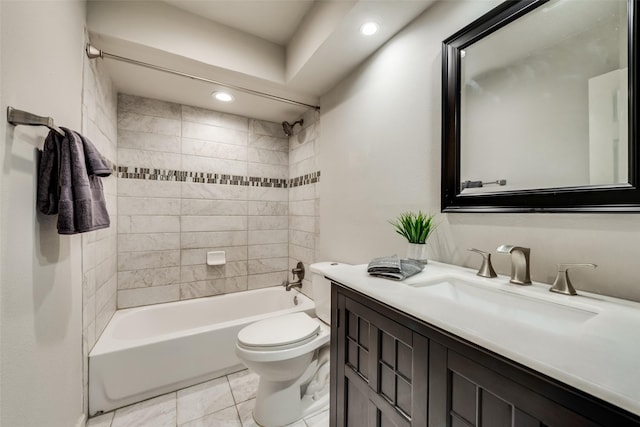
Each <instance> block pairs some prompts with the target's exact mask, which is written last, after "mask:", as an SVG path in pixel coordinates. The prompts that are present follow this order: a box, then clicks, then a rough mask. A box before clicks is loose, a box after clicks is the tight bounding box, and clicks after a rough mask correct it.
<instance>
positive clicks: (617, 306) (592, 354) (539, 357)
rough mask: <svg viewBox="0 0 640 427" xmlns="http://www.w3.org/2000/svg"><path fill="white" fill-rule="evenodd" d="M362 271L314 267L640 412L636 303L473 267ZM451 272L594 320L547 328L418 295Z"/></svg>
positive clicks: (432, 264)
mask: <svg viewBox="0 0 640 427" xmlns="http://www.w3.org/2000/svg"><path fill="white" fill-rule="evenodd" d="M313 267H315V269H314V268H313ZM366 270H367V266H366V265H355V266H354V265H348V264H340V263H339V264H337V265H330V264H329V263H319V264H314V265H313V266H312V271H314V272H321V273H322V274H324V275H325V276H326V277H328V278H330V279H332V280H334V281H336V282H338V283H340V284H342V285H345V286H346V287H348V288H351V289H353V290H356V291H358V292H361V293H363V294H365V295H368V296H370V297H372V298H374V299H376V300H378V301H380V302H383V303H385V304H387V305H390V306H392V307H394V308H396V309H399V310H401V311H403V312H405V313H407V314H409V315H411V316H414V317H416V318H418V319H421V320H423V321H425V322H427V323H429V324H431V325H434V326H437V327H439V328H441V329H443V330H445V331H448V332H450V333H452V334H454V335H457V336H459V337H461V338H464V339H466V340H468V341H470V342H472V343H475V344H477V345H479V346H482V347H485V348H487V349H489V350H491V351H493V352H495V353H498V354H500V355H502V356H504V357H507V358H509V359H511V360H514V361H516V362H518V363H520V364H522V365H524V366H527V367H529V368H532V369H534V370H536V371H539V372H541V373H543V374H546V375H548V376H550V377H552V378H555V379H557V380H560V381H562V382H564V383H566V384H569V385H571V386H573V387H576V388H578V389H580V390H583V391H585V392H587V393H589V394H592V395H593V396H596V397H599V398H601V399H603V400H605V401H607V402H610V403H612V404H614V405H616V406H619V407H621V408H623V409H626V410H628V411H630V412H632V413H634V414H637V415H640V303H635V302H631V301H626V300H621V299H617V298H612V297H606V296H602V295H596V294H590V293H586V292H581V291H580V290H578V294H579V295H577V296H568V295H567V296H565V295H561V294H556V293H552V292H549V288H550V286H549V285H547V284H539V283H534V284H533V285H532V286H517V285H513V284H510V283H508V282H509V277H506V276H498V277H497V278H493V279H485V278H480V277H478V276H476V275H475V273H476V271H475V270H471V269H468V268H463V267H458V266H453V265H448V264H442V263H437V262H431V261H430V262H429V264H428V265H427V266H426V267H425V269H424V271H422V272H421V273H419V274H417V275H415V276H413V277H410V278H408V279H405V280H404V281H399V282H396V281H392V280H386V279H381V278H376V277H372V276H369V275H368V274H367V271H366ZM452 275H454V276H456V277H460V278H464V279H468V280H470V281H475V283H476V284H477V285H478V286H479V287H482V288H487V289H491V290H495V291H497V293H498V295H505V293H506V294H510V295H513V294H519V295H524V296H527V297H529V298H532V299H535V300H541V301H543V302H544V303H552V304H560V305H562V306H565V307H567V306H569V307H575V308H577V309H579V310H580V311H581V312H582V310H584V311H586V312H588V313H593V315H592V317H589V318H588V319H587V320H585V321H580V322H579V323H577V324H565V325H563V324H559V325H558V326H557V327H555V325H553V327H551V326H549V325H550V324H553V322H537V321H536V320H535V319H534V320H532V319H524V320H525V321H522V319H520V320H519V319H516V318H514V317H513V316H510V315H509V314H508V313H507V314H505V313H498V312H493V313H492V312H490V311H487V310H484V309H482V308H475V307H473V306H469V305H466V306H463V305H462V304H458V303H456V302H455V301H453V300H451V299H447V298H442V297H439V296H437V295H435V296H434V295H429V294H426V293H424V292H421V291H420V287H419V285H420V283H423V282H425V281H431V282H433V281H434V280H435V281H437V280H438V279H439V278H446V277H451V276H452ZM417 285H418V286H417ZM507 312H508V310H507ZM542 323H547V325H542V326H541V324H542Z"/></svg>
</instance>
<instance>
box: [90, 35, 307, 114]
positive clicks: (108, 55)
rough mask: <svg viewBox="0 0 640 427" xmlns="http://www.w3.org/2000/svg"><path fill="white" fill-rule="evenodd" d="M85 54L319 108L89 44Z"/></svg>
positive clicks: (91, 57) (276, 99)
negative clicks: (106, 50)
mask: <svg viewBox="0 0 640 427" xmlns="http://www.w3.org/2000/svg"><path fill="white" fill-rule="evenodd" d="M86 53H87V57H88V58H89V59H95V58H109V59H115V60H116V61H121V62H126V63H129V64H133V65H138V66H140V67H145V68H150V69H152V70H157V71H163V72H165V73H169V74H174V75H176V76H180V77H187V78H189V79H192V80H198V81H201V82H205V83H211V84H215V85H219V86H224V87H226V88H229V89H233V90H237V91H238V92H244V93H248V94H250V95H256V96H260V97H262V98H267V99H271V100H273V101H279V102H285V103H287V104H293V105H298V106H301V107H307V108H313V109H315V110H319V109H320V106H318V105H311V104H305V103H304V102H300V101H294V100H293V99H288V98H283V97H281V96H276V95H271V94H270V93H265V92H260V91H257V90H253V89H248V88H245V87H242V86H236V85H233V84H229V83H224V82H220V81H217V80H211V79H207V78H205V77H200V76H196V75H193V74H188V73H183V72H182V71H177V70H173V69H171V68H166V67H161V66H159V65H154V64H149V63H147V62H142V61H138V60H136V59H131V58H125V57H123V56H118V55H114V54H111V53H108V52H105V51H103V50H101V49H98V48H96V47H93V46H91V44H90V43H87V47H86Z"/></svg>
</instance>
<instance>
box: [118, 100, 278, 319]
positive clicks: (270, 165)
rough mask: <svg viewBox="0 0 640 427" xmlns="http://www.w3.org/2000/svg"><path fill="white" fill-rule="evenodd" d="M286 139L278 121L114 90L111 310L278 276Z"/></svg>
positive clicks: (256, 284)
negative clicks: (218, 255)
mask: <svg viewBox="0 0 640 427" xmlns="http://www.w3.org/2000/svg"><path fill="white" fill-rule="evenodd" d="M288 147H289V141H287V139H286V137H285V135H284V133H283V131H282V127H281V125H280V124H279V123H272V122H265V121H260V120H256V119H251V118H247V117H242V116H236V115H231V114H224V113H220V112H216V111H212V110H205V109H201V108H195V107H190V106H186V105H178V104H173V103H169V102H164V101H159V100H153V99H148V98H140V97H135V96H131V95H124V94H120V95H119V98H118V150H117V152H118V244H117V246H118V262H117V269H118V280H117V283H118V308H127V307H133V306H140V305H147V304H154V303H161V302H168V301H176V300H183V299H189V298H197V297H203V296H210V295H216V294H222V293H229V292H236V291H242V290H247V289H256V288H261V287H266V286H273V285H277V284H280V283H281V282H282V280H283V279H284V278H285V277H286V275H287V267H288V256H289V253H288V251H289V247H288V239H289V232H288V227H289V217H288V215H289V194H288V190H287V187H288V178H289V153H288ZM212 250H223V251H225V253H226V264H225V265H223V266H208V265H206V262H205V261H206V253H207V251H212Z"/></svg>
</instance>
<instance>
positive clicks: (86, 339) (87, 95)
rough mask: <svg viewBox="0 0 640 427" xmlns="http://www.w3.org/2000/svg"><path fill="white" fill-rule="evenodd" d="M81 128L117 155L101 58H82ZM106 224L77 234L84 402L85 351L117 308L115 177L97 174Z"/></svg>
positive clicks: (111, 98)
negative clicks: (80, 252)
mask: <svg viewBox="0 0 640 427" xmlns="http://www.w3.org/2000/svg"><path fill="white" fill-rule="evenodd" d="M83 80H84V81H83V91H82V129H81V130H80V132H81V133H82V134H83V135H85V136H87V137H88V138H89V139H90V140H91V142H92V143H93V144H94V145H95V146H96V148H97V149H98V151H100V153H101V154H102V155H103V156H105V157H106V158H107V159H108V160H109V161H110V162H111V163H113V164H114V165H115V164H116V158H117V127H116V110H117V94H116V91H115V90H114V87H113V85H112V82H111V78H110V77H109V74H108V72H107V70H106V68H105V66H104V63H103V62H102V61H90V60H89V59H88V58H86V57H85V58H84V63H83ZM102 184H103V191H104V195H105V200H106V202H107V210H108V212H109V217H110V219H111V226H110V227H109V228H106V229H102V230H97V231H92V232H89V233H83V234H82V275H83V280H82V285H83V292H82V302H83V309H82V338H83V339H82V351H83V356H84V357H83V364H84V366H83V368H84V375H83V378H84V408H85V412H86V409H87V407H88V406H87V398H88V392H87V390H88V377H89V375H88V354H89V351H90V350H91V348H93V345H94V344H95V342H96V340H97V339H98V337H99V336H100V334H101V333H102V331H103V330H104V328H105V326H106V325H107V323H108V322H109V320H110V319H111V316H113V313H115V310H116V291H117V249H116V246H117V245H116V242H117V234H116V230H117V222H118V214H117V207H118V206H117V178H116V174H115V171H114V173H113V175H112V176H110V177H106V178H102Z"/></svg>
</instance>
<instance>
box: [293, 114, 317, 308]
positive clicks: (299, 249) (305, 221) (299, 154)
mask: <svg viewBox="0 0 640 427" xmlns="http://www.w3.org/2000/svg"><path fill="white" fill-rule="evenodd" d="M302 119H303V120H304V124H303V125H302V126H301V127H298V126H296V127H295V129H294V134H293V135H292V136H291V137H289V269H292V268H293V267H294V266H295V265H296V264H297V262H298V261H302V263H303V264H304V265H305V269H306V270H307V272H308V271H309V265H310V264H312V263H314V262H316V261H318V260H319V259H318V255H317V254H318V249H317V247H316V242H318V241H319V236H320V227H319V218H318V212H319V207H320V175H321V174H320V165H319V161H318V154H319V142H318V141H319V139H320V138H319V129H320V112H319V111H315V110H309V111H308V112H307V113H305V114H304V115H303V116H302ZM290 277H291V275H290ZM311 277H312V276H311V274H309V273H308V274H307V275H306V276H305V279H304V286H303V292H304V293H306V294H307V295H309V296H312V295H311V287H310V279H311Z"/></svg>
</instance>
